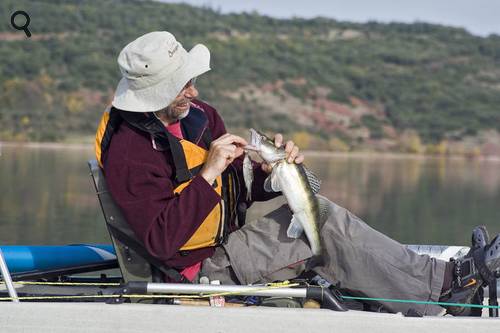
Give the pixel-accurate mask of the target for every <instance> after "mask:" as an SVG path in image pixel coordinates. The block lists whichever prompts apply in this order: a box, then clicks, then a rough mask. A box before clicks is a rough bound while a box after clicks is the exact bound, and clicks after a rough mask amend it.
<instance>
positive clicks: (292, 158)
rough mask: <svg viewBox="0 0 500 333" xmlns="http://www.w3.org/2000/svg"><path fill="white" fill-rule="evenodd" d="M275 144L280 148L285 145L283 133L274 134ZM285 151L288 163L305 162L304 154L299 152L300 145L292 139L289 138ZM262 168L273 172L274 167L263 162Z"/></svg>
mask: <svg viewBox="0 0 500 333" xmlns="http://www.w3.org/2000/svg"><path fill="white" fill-rule="evenodd" d="M274 145H275V146H276V147H277V148H279V147H281V146H282V145H283V135H281V134H280V133H278V134H276V135H275V136H274ZM285 152H286V160H287V161H288V163H292V162H294V163H297V164H300V163H302V162H304V155H302V154H299V147H297V146H296V145H295V143H293V141H292V140H288V141H287V142H286V144H285ZM262 170H264V171H265V172H267V173H271V171H272V168H271V166H270V165H269V164H267V163H265V162H264V163H262Z"/></svg>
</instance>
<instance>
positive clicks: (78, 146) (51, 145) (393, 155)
mask: <svg viewBox="0 0 500 333" xmlns="http://www.w3.org/2000/svg"><path fill="white" fill-rule="evenodd" d="M3 147H9V148H16V147H19V148H30V149H71V150H91V149H92V150H93V149H94V143H93V142H92V143H68V142H15V141H0V154H1V149H2V148H3ZM302 153H303V154H304V155H305V156H311V157H340V158H359V159H365V158H370V159H419V160H424V159H448V160H471V161H488V162H500V156H478V157H467V156H463V155H425V154H409V153H398V152H390V151H388V152H377V151H373V152H370V151H353V152H335V151H327V150H304V151H302Z"/></svg>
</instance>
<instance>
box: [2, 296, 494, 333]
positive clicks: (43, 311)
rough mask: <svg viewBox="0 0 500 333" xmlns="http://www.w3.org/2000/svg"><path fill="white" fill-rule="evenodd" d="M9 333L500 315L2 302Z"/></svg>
mask: <svg viewBox="0 0 500 333" xmlns="http://www.w3.org/2000/svg"><path fill="white" fill-rule="evenodd" d="M0 313H2V316H0V327H2V328H4V329H5V330H6V331H9V332H40V331H50V332H56V333H57V332H64V333H66V332H68V330H69V329H70V330H71V331H72V332H148V331H161V332H167V331H168V332H235V331H237V332H241V333H244V332H251V333H255V332H274V331H278V332H287V333H293V332H301V333H303V332H342V333H343V332H346V333H347V332H349V333H352V332H361V331H367V332H384V333H386V332H398V333H399V332H415V333H421V332H438V331H439V332H440V333H448V332H450V333H451V332H453V333H456V332H474V333H476V332H481V333H487V332H498V327H499V325H500V320H499V319H487V318H471V317H467V318H464V317H449V316H446V317H423V318H408V317H403V316H402V315H400V314H383V313H372V312H361V311H347V312H334V311H329V310H323V309H284V308H263V307H258V308H257V307H247V308H244V309H243V308H210V307H197V306H162V305H148V304H120V305H109V304H103V303H17V304H13V303H0Z"/></svg>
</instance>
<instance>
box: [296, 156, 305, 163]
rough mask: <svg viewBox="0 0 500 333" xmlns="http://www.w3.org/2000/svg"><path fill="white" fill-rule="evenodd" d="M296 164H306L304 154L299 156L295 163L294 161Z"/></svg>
mask: <svg viewBox="0 0 500 333" xmlns="http://www.w3.org/2000/svg"><path fill="white" fill-rule="evenodd" d="M294 162H295V163H296V164H300V163H302V162H304V155H302V154H299V155H298V156H297V157H296V158H295V161H294Z"/></svg>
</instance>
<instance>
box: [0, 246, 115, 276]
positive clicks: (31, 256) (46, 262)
mask: <svg viewBox="0 0 500 333" xmlns="http://www.w3.org/2000/svg"><path fill="white" fill-rule="evenodd" d="M0 249H1V250H2V252H3V255H4V257H5V261H6V262H7V266H8V268H9V271H10V272H11V273H22V272H33V271H45V270H54V269H64V268H68V267H74V266H83V265H92V264H99V263H103V262H106V261H109V260H116V254H115V250H114V248H113V246H112V245H110V244H104V245H96V244H92V245H86V244H75V245H34V246H25V245H6V246H0Z"/></svg>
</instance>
